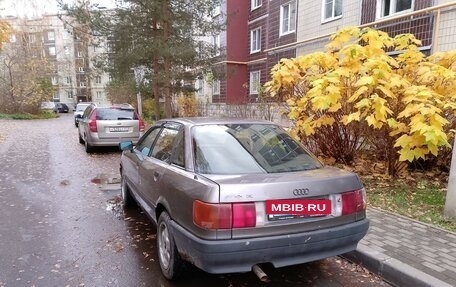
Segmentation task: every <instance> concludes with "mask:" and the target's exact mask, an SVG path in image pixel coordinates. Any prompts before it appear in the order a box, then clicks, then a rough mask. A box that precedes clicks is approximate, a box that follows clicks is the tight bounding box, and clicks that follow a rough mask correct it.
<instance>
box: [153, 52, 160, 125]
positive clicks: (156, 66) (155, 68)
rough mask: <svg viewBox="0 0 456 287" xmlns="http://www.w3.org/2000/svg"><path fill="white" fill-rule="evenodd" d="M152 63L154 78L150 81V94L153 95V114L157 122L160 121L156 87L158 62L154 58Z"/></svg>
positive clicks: (158, 95)
mask: <svg viewBox="0 0 456 287" xmlns="http://www.w3.org/2000/svg"><path fill="white" fill-rule="evenodd" d="M153 61H154V62H153V63H152V67H153V70H154V77H153V79H152V93H153V95H154V103H155V105H154V113H155V120H156V121H158V120H159V119H160V92H159V90H160V89H159V87H158V76H157V71H158V60H157V59H156V58H154V60H153Z"/></svg>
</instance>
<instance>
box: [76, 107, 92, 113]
mask: <svg viewBox="0 0 456 287" xmlns="http://www.w3.org/2000/svg"><path fill="white" fill-rule="evenodd" d="M88 106H89V105H77V106H76V111H77V112H83V111H85V109H86V108H87V107H88Z"/></svg>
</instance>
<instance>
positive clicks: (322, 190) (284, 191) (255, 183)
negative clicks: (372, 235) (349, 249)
mask: <svg viewBox="0 0 456 287" xmlns="http://www.w3.org/2000/svg"><path fill="white" fill-rule="evenodd" d="M207 177H208V178H210V179H211V180H213V181H214V182H217V183H218V184H219V186H220V203H221V204H225V203H232V204H233V207H234V206H243V205H244V204H245V205H246V206H248V204H250V205H251V204H252V203H253V204H254V206H255V207H254V212H255V216H256V222H255V226H254V227H253V226H251V227H245V228H242V227H241V228H236V227H233V228H232V238H249V237H261V236H271V235H279V234H283V233H284V232H286V233H298V232H304V231H310V230H315V229H320V228H327V227H332V226H338V225H342V224H346V223H350V222H354V221H356V220H359V219H361V218H364V216H365V211H364V210H362V211H360V212H355V213H350V214H346V215H342V212H341V209H342V205H343V202H342V194H344V193H347V192H354V191H360V190H362V189H363V186H362V184H361V182H360V180H359V178H358V176H357V175H356V174H354V173H351V172H347V171H344V170H340V169H336V168H332V167H324V168H320V169H314V170H307V171H300V172H291V173H290V172H289V173H275V174H250V175H240V176H236V175H207ZM320 199H323V200H330V204H331V209H332V210H331V214H329V215H318V216H308V215H291V214H289V213H287V212H284V213H283V214H276V215H272V214H268V212H267V204H266V203H267V201H270V200H274V201H280V200H299V201H301V202H302V201H303V200H320ZM242 203H243V204H242ZM234 210H235V209H234V208H233V222H234V220H235V219H234V218H235V215H234V212H235V211H234ZM238 210H239V207H238Z"/></svg>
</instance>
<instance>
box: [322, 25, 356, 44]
mask: <svg viewBox="0 0 456 287" xmlns="http://www.w3.org/2000/svg"><path fill="white" fill-rule="evenodd" d="M359 32H360V30H359V28H357V27H345V28H342V29H340V30H339V31H338V32H336V33H335V34H334V35H332V36H331V37H330V40H331V42H330V43H329V44H328V45H326V49H328V50H339V49H340V48H341V47H342V46H344V45H346V44H347V43H349V42H350V41H353V40H355V39H356V38H357V37H358V35H359Z"/></svg>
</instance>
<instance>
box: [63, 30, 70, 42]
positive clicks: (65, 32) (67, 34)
mask: <svg viewBox="0 0 456 287" xmlns="http://www.w3.org/2000/svg"><path fill="white" fill-rule="evenodd" d="M62 38H63V39H65V40H67V39H70V33H69V32H68V31H67V30H63V33H62Z"/></svg>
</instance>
